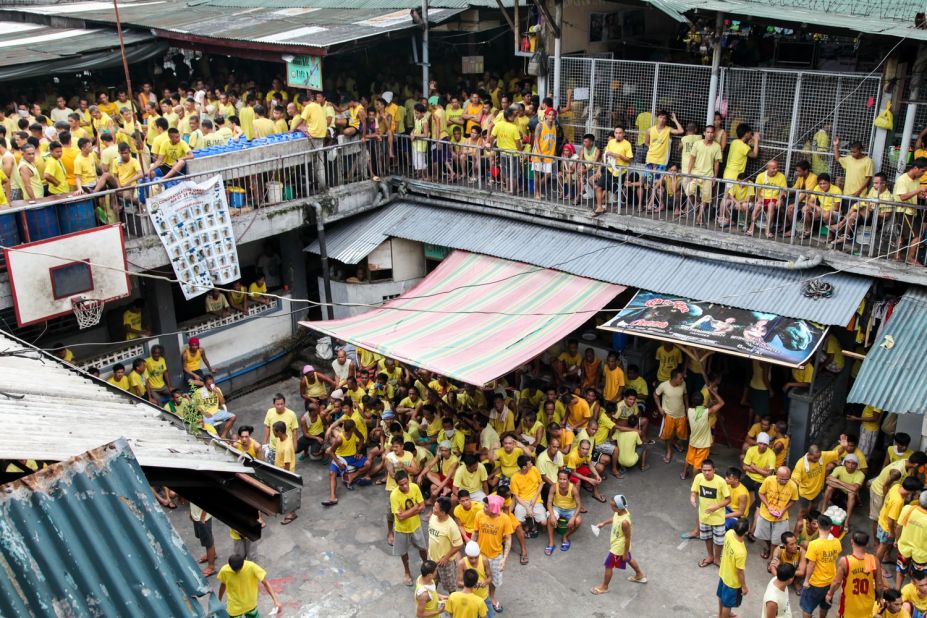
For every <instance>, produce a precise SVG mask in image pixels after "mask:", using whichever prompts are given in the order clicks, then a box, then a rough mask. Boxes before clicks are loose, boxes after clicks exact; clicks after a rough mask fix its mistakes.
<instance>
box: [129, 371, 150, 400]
mask: <svg viewBox="0 0 927 618" xmlns="http://www.w3.org/2000/svg"><path fill="white" fill-rule="evenodd" d="M126 375H127V376H129V391H130V392H131V393H132V394H134V395H138V396H139V397H144V396H145V394H146V392H147V387H146V384H147V382H148V375H147V374H145V373H139V372H137V371H135V370H134V369H133V370H132V371H130V372H129V373H127V374H126Z"/></svg>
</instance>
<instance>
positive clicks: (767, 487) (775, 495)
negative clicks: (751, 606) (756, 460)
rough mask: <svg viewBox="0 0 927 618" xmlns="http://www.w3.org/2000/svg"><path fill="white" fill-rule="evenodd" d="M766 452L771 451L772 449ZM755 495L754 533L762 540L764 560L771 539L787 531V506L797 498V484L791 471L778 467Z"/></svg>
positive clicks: (770, 545) (777, 538) (767, 555)
mask: <svg viewBox="0 0 927 618" xmlns="http://www.w3.org/2000/svg"><path fill="white" fill-rule="evenodd" d="M766 452H767V453H771V452H772V449H770V450H768V451H766ZM757 495H758V496H759V499H760V504H759V516H758V517H757V518H756V521H755V523H754V527H755V529H756V531H755V532H754V535H755V536H756V538H757V539H758V540H760V541H764V545H763V552H762V554H761V557H762V558H763V560H766V559H767V558H769V553H770V550H771V549H772V543H773V541H775V542H776V543H778V542H779V539H780V538H781V537H782V533H783V532H788V531H789V507H791V506H792V504H794V503H795V501H796V500H797V499H798V486H797V485H796V484H795V483H794V481H792V471H791V470H789V469H788V467H787V466H781V467H779V468H778V469H777V470H776V475H775V476H768V477H766V478H765V479H764V480H763V483H762V484H761V485H760V489H759V491H758V492H757Z"/></svg>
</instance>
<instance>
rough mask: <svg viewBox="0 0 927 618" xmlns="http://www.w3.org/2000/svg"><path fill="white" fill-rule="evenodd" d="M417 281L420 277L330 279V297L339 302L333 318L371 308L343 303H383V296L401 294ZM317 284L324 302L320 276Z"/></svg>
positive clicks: (359, 312) (322, 284) (323, 287)
mask: <svg viewBox="0 0 927 618" xmlns="http://www.w3.org/2000/svg"><path fill="white" fill-rule="evenodd" d="M419 281H421V277H419V278H415V279H408V280H406V281H378V282H375V283H344V282H343V281H332V299H333V300H334V302H336V303H339V305H337V306H336V307H335V308H334V314H335V319H338V318H347V317H351V316H354V315H360V314H361V313H366V312H368V311H370V309H371V307H368V306H359V307H346V306H344V303H360V304H361V305H380V304H382V303H383V298H384V297H387V296H395V295H397V294H402V293H403V292H405V291H406V290H410V289H412V288H413V287H415V284H416V283H418V282H419ZM318 285H319V297H320V298H321V299H322V301H323V302H325V301H326V298H325V286H324V283H323V281H322V278H321V277H319V278H318Z"/></svg>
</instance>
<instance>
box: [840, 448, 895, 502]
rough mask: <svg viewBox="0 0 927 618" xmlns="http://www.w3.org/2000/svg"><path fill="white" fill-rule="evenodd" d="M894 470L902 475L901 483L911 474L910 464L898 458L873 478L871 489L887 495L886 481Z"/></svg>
mask: <svg viewBox="0 0 927 618" xmlns="http://www.w3.org/2000/svg"><path fill="white" fill-rule="evenodd" d="M893 448H894V447H889V458H891V451H892V449H893ZM835 457H836V454H835ZM905 459H907V458H905ZM892 472H897V473H898V474H900V475H901V476H900V477H898V480H897V481H896V483H899V484H900V483H901V482H902V481H904V480H905V479H906V478H908V476H909V475H910V473H909V472H908V466H907V463H906V462H905V460H903V459H898V460H895V461H892V462H891V463H889V464H888V465H887V466H885V467H884V468H882V470H881V472H879V474H878V476H876V477H875V478H874V479H872V482H871V483H870V484H869V491H871V492H872V493H874V494H875V495H877V496H884V495H885V483H886V482H887V481H888V477H889V476H890V475H891V473H892Z"/></svg>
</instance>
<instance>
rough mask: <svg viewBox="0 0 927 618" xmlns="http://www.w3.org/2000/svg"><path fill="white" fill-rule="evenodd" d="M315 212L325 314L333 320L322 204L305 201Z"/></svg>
mask: <svg viewBox="0 0 927 618" xmlns="http://www.w3.org/2000/svg"><path fill="white" fill-rule="evenodd" d="M307 203H308V204H309V206H311V207H312V210H314V211H315V231H316V233H317V234H318V236H319V258H321V261H322V286H323V289H324V290H325V302H326V305H325V313H326V315H328V319H329V320H334V319H335V307H334V305H332V302H334V301H333V300H332V279H331V271H330V269H329V267H328V248H327V247H326V246H325V220H324V219H323V218H322V204H320V203H319V202H318V200H307Z"/></svg>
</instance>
